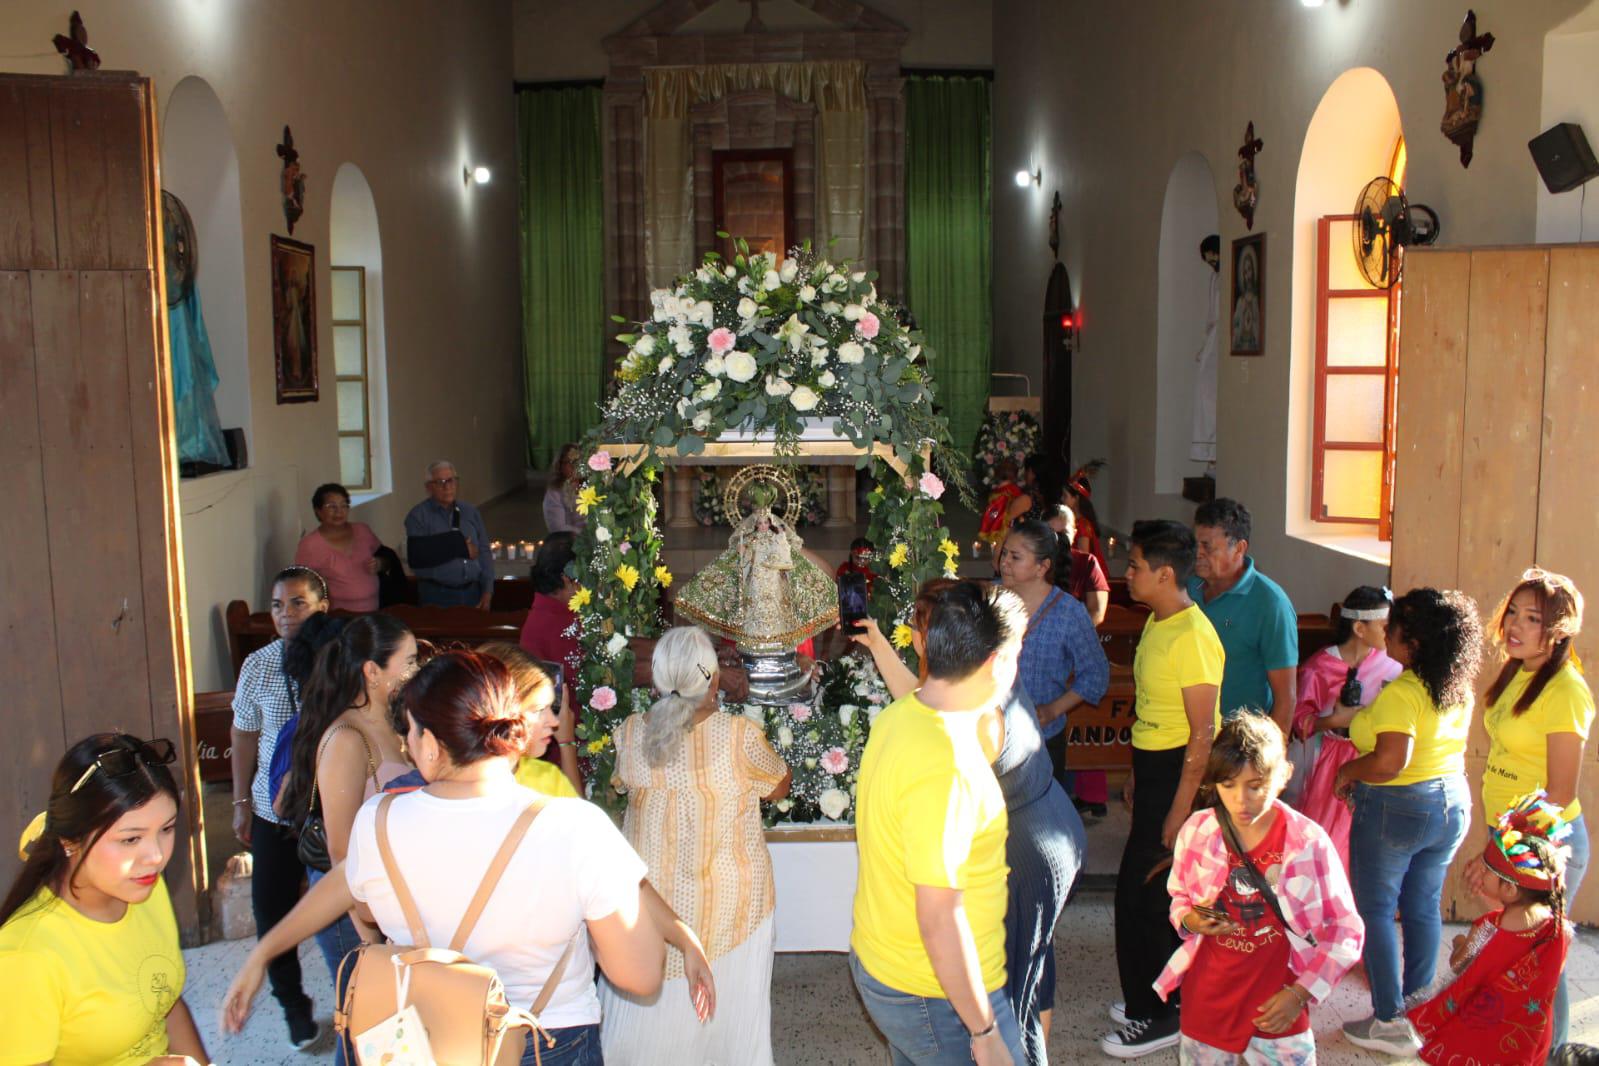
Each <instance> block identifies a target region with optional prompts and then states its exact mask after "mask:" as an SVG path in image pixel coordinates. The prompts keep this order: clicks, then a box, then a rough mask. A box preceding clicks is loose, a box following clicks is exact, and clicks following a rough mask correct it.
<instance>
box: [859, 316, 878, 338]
mask: <svg viewBox="0 0 1599 1066" xmlns="http://www.w3.org/2000/svg"><path fill="white" fill-rule="evenodd" d="M882 325H883V324H882V323H881V322H879V321H878V319H877V316H876V315H874V314H872V313H871V312H870V311H867V312H865V313H863V314H862V315H861V320H860V321H859V322H857V323H855V330H856V332H858V333H859V334H860V335H861V338H862V339H863V340H871V339H872V338H873V337H875V336H877V331H878V330H879V329H881V328H882Z"/></svg>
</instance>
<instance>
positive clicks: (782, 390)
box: [766, 374, 794, 396]
mask: <svg viewBox="0 0 1599 1066" xmlns="http://www.w3.org/2000/svg"><path fill="white" fill-rule="evenodd" d="M793 391H794V386H792V385H790V384H789V383H788V382H786V381H784V380H783V379H782V378H774V377H772V376H771V375H770V374H768V375H767V377H766V395H768V396H787V395H788V394H789V393H791V392H793Z"/></svg>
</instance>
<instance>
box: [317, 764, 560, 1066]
mask: <svg viewBox="0 0 1599 1066" xmlns="http://www.w3.org/2000/svg"><path fill="white" fill-rule="evenodd" d="M394 798H395V796H394V794H392V793H391V794H389V795H386V796H384V797H383V799H382V800H381V801H379V803H378V811H377V839H378V854H379V855H380V856H381V857H382V859H383V869H384V871H385V872H386V873H387V874H388V877H389V883H390V884H391V885H392V886H393V888H394V897H395V900H396V901H397V902H398V903H399V905H400V910H401V912H402V913H403V914H404V915H405V924H406V925H407V926H409V927H410V930H411V938H412V940H413V941H414V942H415V944H414V946H412V947H401V946H399V945H397V944H367V945H365V946H363V947H361V948H359V949H357V950H356V951H354V952H351V953H350V954H349V955H347V956H345V958H344V961H343V962H341V963H340V964H339V977H340V980H341V982H342V980H343V976H344V967H345V966H346V965H351V960H352V959H353V960H354V963H353V967H354V968H353V969H352V970H351V973H350V980H349V984H348V985H346V986H345V988H344V996H343V999H342V1001H341V1002H340V1004H339V1007H338V1010H337V1011H335V1012H334V1025H335V1026H336V1027H337V1029H338V1031H339V1036H340V1038H341V1039H348V1040H349V1042H350V1046H351V1047H352V1048H353V1049H354V1052H355V1061H356V1062H357V1063H359V1064H360V1066H376V1064H377V1063H378V1061H379V1059H380V1057H381V1056H380V1055H378V1054H373V1055H367V1056H363V1054H362V1040H361V1038H362V1035H363V1034H366V1033H370V1032H372V1031H373V1030H375V1029H379V1028H381V1027H383V1026H384V1025H385V1023H388V1022H390V1021H391V1019H395V1018H396V1016H398V1015H401V1014H402V1012H405V1011H406V1009H407V1008H408V1007H415V1008H416V1013H417V1015H418V1016H419V1017H420V1019H421V1022H422V1027H423V1028H424V1029H425V1030H426V1031H427V1043H428V1044H429V1045H431V1048H432V1056H433V1061H434V1062H436V1063H438V1064H439V1066H516V1064H517V1063H519V1062H520V1061H521V1059H522V1053H523V1050H524V1049H525V1047H526V1045H527V1038H528V1034H529V1033H532V1034H534V1047H535V1049H538V1046H539V1042H540V1041H539V1038H540V1037H542V1038H543V1042H544V1045H545V1046H546V1047H549V1046H553V1045H554V1042H555V1039H554V1037H551V1036H549V1035H548V1034H547V1033H545V1031H544V1029H543V1027H542V1026H540V1024H539V1019H538V1015H539V1013H540V1012H541V1011H542V1010H543V1009H544V1008H545V1007H546V1006H547V1005H548V1004H549V1001H550V997H551V996H553V995H554V994H555V989H556V988H557V987H558V986H559V985H560V983H561V977H562V975H564V974H565V973H566V965H567V963H568V962H570V961H571V959H572V952H573V951H574V950H575V949H576V948H577V941H578V937H581V936H583V935H584V931H583V929H582V928H579V929H578V931H577V933H576V934H575V935H574V936H573V938H572V940H571V942H570V943H568V944H567V945H566V951H565V953H564V954H562V955H561V958H560V961H558V962H557V963H556V964H555V969H553V970H552V971H550V976H549V979H548V980H546V981H545V982H544V987H543V988H542V989H540V990H539V994H538V998H537V999H536V1000H534V1002H533V1005H532V1006H531V1007H530V1008H529V1009H527V1010H521V1009H519V1008H516V1007H512V1006H511V1005H510V1004H509V1003H508V1002H507V1001H506V998H505V986H504V985H502V984H501V983H500V977H499V974H497V973H495V972H494V969H493V968H492V967H489V966H482V965H479V964H478V963H475V962H473V961H472V960H471V959H469V958H467V957H466V956H465V955H462V954H461V949H462V948H463V947H465V946H466V939H467V937H468V936H470V935H471V933H472V929H473V927H474V926H475V925H477V921H478V918H480V917H481V916H482V914H483V908H484V907H486V906H487V905H488V902H489V897H490V896H492V895H493V893H494V888H495V885H497V884H498V883H499V880H500V877H501V876H502V875H503V874H504V873H505V868H506V866H507V865H509V864H510V861H511V856H512V855H514V854H515V853H516V849H517V846H518V845H520V844H521V843H522V838H523V837H525V836H526V835H527V831H528V827H529V826H531V825H532V824H533V819H534V818H536V817H538V814H539V811H540V810H542V809H543V807H544V802H545V801H544V800H543V799H542V798H540V799H538V800H535V801H534V802H532V803H530V804H529V805H528V807H527V809H526V810H524V811H523V812H522V814H521V816H520V817H518V818H517V820H516V822H515V824H514V825H512V826H511V830H510V832H509V833H507V834H506V836H505V842H504V843H503V844H501V845H500V850H499V851H498V852H496V853H495V855H494V859H493V860H492V861H491V862H490V863H489V868H488V871H487V872H486V873H485V874H484V875H483V882H482V883H481V884H480V885H478V890H477V894H476V895H475V896H473V897H472V902H471V903H470V904H468V906H467V908H466V914H465V915H464V916H463V917H462V918H461V924H460V926H459V927H458V928H457V929H456V930H455V935H454V936H453V937H451V938H450V946H449V948H448V949H441V948H435V947H432V946H430V945H429V943H428V935H427V930H426V929H425V928H423V926H422V917H421V915H420V914H419V913H418V912H417V909H416V901H415V899H413V898H412V896H411V890H410V888H408V887H407V886H406V883H405V878H404V877H402V876H401V875H400V868H399V866H398V865H397V864H396V863H395V861H394V852H393V851H392V850H391V849H390V847H389V832H388V823H389V806H390V804H392V803H393V802H394ZM534 1058H535V1060H537V1059H538V1058H539V1054H538V1051H537V1050H535V1055H534ZM383 1061H387V1060H386V1059H384V1060H383Z"/></svg>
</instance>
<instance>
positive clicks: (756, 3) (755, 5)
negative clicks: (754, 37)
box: [744, 0, 766, 33]
mask: <svg viewBox="0 0 1599 1066" xmlns="http://www.w3.org/2000/svg"><path fill="white" fill-rule="evenodd" d="M744 3H746V4H748V5H749V6H750V20H749V21H748V22H746V23H744V32H745V33H760V32H761V31H762V30H764V29H766V23H764V22H762V21H761V0H744Z"/></svg>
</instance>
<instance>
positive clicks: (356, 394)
mask: <svg viewBox="0 0 1599 1066" xmlns="http://www.w3.org/2000/svg"><path fill="white" fill-rule="evenodd" d="M338 386H339V432H341V433H359V432H361V431H362V430H364V429H366V403H365V394H366V385H365V383H364V382H360V381H341V382H339V383H338Z"/></svg>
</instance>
